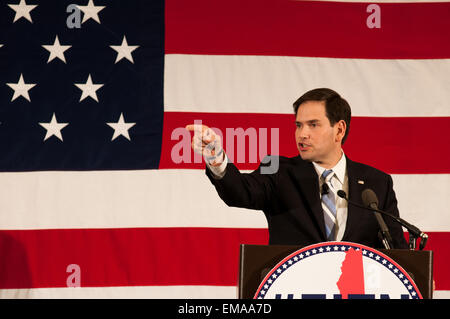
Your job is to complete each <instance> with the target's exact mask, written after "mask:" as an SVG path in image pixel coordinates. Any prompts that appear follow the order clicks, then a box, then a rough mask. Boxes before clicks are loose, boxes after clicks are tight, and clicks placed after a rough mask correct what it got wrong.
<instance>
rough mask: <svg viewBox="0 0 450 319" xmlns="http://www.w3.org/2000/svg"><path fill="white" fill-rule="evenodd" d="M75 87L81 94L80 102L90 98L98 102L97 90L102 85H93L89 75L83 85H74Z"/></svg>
mask: <svg viewBox="0 0 450 319" xmlns="http://www.w3.org/2000/svg"><path fill="white" fill-rule="evenodd" d="M75 86H76V87H77V88H79V89H80V90H81V91H83V93H81V97H80V102H81V101H83V100H84V99H85V98H87V97H88V96H90V97H91V98H93V99H94V100H95V101H97V102H98V98H97V93H96V92H97V90H98V89H100V88H101V87H102V86H103V84H94V83H92V78H91V75H90V74H89V76H88V79H87V81H86V83H85V84H82V83H75Z"/></svg>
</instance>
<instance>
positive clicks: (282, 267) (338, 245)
mask: <svg viewBox="0 0 450 319" xmlns="http://www.w3.org/2000/svg"><path fill="white" fill-rule="evenodd" d="M254 298H257V299H422V296H421V294H420V292H419V290H418V289H417V286H416V284H415V283H414V282H413V280H412V279H411V277H410V276H409V274H408V273H407V272H406V271H405V270H404V269H403V268H402V267H401V266H400V265H398V264H397V263H396V262H395V261H394V260H392V259H391V258H389V257H388V256H386V255H384V254H382V253H381V252H379V251H377V250H375V249H373V248H370V247H367V246H364V245H360V244H355V243H348V242H324V243H320V244H316V245H312V246H308V247H305V248H302V249H300V250H298V251H296V252H294V253H292V254H290V255H289V256H287V257H286V258H284V259H283V260H282V261H281V262H280V263H278V264H277V265H276V266H275V267H274V268H273V269H272V270H271V271H269V273H268V274H267V275H266V277H265V278H264V280H263V281H262V283H261V285H260V286H259V288H258V290H257V291H256V294H255V296H254Z"/></svg>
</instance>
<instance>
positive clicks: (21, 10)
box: [8, 0, 37, 23]
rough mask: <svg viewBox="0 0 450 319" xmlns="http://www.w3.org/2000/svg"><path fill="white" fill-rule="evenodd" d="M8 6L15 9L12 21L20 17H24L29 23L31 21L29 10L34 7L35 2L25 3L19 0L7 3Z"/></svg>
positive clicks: (35, 5) (23, 0)
mask: <svg viewBox="0 0 450 319" xmlns="http://www.w3.org/2000/svg"><path fill="white" fill-rule="evenodd" d="M8 6H9V7H10V8H11V9H13V10H14V11H16V15H15V16H14V21H13V23H14V22H16V21H17V20H19V19H20V18H25V19H27V20H28V21H30V22H31V23H33V20H31V15H30V11H31V10H33V9H34V8H36V7H37V4H26V3H25V0H20V2H19V4H8Z"/></svg>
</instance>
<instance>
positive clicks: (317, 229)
mask: <svg viewBox="0 0 450 319" xmlns="http://www.w3.org/2000/svg"><path fill="white" fill-rule="evenodd" d="M271 159H273V157H271ZM262 163H267V164H261V165H260V168H261V166H264V165H270V162H269V161H267V160H266V159H265V160H263V162H262ZM260 168H258V169H257V170H255V171H254V172H252V173H247V174H246V173H240V172H239V170H238V169H237V168H236V166H235V165H234V164H232V163H230V162H229V163H228V165H227V168H226V173H225V176H224V177H223V178H222V179H215V178H214V177H213V176H212V173H211V171H209V169H206V174H207V176H208V177H209V179H210V180H211V182H212V183H213V184H214V186H215V188H216V190H217V192H218V194H219V196H220V197H221V198H222V199H223V201H224V202H225V203H226V204H227V205H228V206H234V207H243V208H249V209H257V210H262V211H263V212H264V214H265V216H266V218H267V222H268V228H269V244H277V245H301V246H306V245H311V244H314V243H318V242H323V241H326V236H325V222H324V218H323V211H322V205H321V200H320V194H319V181H318V176H317V173H316V170H315V169H314V166H313V164H312V163H311V162H307V161H304V160H302V159H301V157H300V156H296V157H292V158H287V157H282V156H280V157H279V169H278V171H277V172H276V173H274V174H261V173H260ZM347 174H348V184H349V185H348V188H349V194H348V198H349V199H350V200H351V201H355V202H357V203H359V204H361V205H362V199H361V192H362V191H363V190H364V189H366V188H370V189H372V190H373V191H374V192H375V193H376V194H377V196H378V200H379V205H378V207H379V209H381V210H384V211H386V212H388V213H391V214H393V215H395V216H398V214H399V212H398V209H397V199H396V197H395V192H394V190H393V187H392V185H393V182H392V178H391V176H390V175H388V174H386V173H384V172H382V171H380V170H377V169H375V168H373V167H370V166H368V165H364V164H361V163H357V162H353V161H351V160H350V159H349V158H347ZM358 180H362V181H364V184H363V185H362V184H360V183H358ZM384 220H385V222H386V224H387V226H388V228H389V230H390V233H391V236H392V239H393V246H394V248H405V249H406V248H408V246H407V243H406V240H405V238H404V236H403V230H402V228H401V226H400V225H398V224H397V223H395V222H394V221H393V220H392V219H391V218H389V217H384ZM378 231H379V226H378V223H377V221H376V218H375V215H374V214H373V213H372V212H370V211H368V210H364V209H361V208H358V207H355V206H352V205H350V204H349V205H348V217H347V224H346V227H345V232H344V237H343V238H342V241H349V242H355V243H360V244H363V245H367V246H370V247H373V248H384V247H383V244H382V242H381V241H380V240H379V238H378Z"/></svg>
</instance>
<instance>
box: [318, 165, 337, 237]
mask: <svg viewBox="0 0 450 319" xmlns="http://www.w3.org/2000/svg"><path fill="white" fill-rule="evenodd" d="M333 175H334V172H333V171H332V170H331V169H329V170H325V171H324V172H323V173H322V175H321V177H320V178H321V179H322V182H323V183H326V184H327V186H328V191H327V192H326V194H322V208H323V216H324V219H325V231H326V235H327V240H329V241H330V240H335V238H336V236H335V230H336V199H335V195H334V193H333V191H332V190H331V188H332V185H331V183H330V181H331V178H332V177H333Z"/></svg>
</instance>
